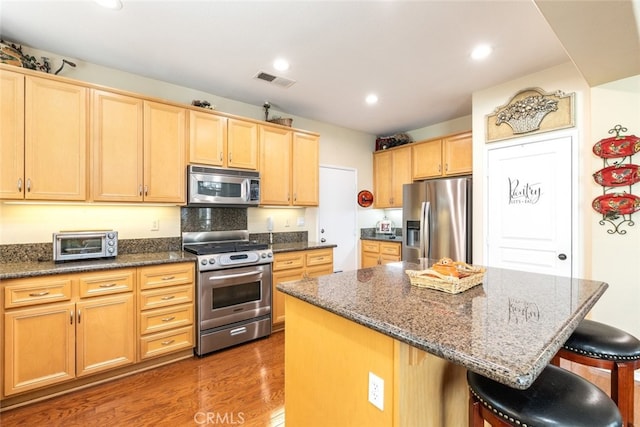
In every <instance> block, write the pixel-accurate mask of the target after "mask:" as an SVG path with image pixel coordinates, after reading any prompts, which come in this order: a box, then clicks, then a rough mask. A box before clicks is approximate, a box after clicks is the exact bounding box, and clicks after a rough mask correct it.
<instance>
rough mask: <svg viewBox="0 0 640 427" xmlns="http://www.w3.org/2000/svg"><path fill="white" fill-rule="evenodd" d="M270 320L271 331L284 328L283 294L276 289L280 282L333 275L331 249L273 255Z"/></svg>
mask: <svg viewBox="0 0 640 427" xmlns="http://www.w3.org/2000/svg"><path fill="white" fill-rule="evenodd" d="M272 269H273V273H272V285H273V290H272V300H271V318H272V322H273V330H279V329H282V328H284V317H285V316H284V294H283V293H282V292H279V291H278V290H277V289H276V286H277V285H278V284H279V283H282V282H289V281H292V280H300V279H304V278H305V277H319V276H323V275H325V274H331V273H333V249H332V248H328V249H311V250H308V251H295V252H283V253H276V254H274V255H273V267H272Z"/></svg>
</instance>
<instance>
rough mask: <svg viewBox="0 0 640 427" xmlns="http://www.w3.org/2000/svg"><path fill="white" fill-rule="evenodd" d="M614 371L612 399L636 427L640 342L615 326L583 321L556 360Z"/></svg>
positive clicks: (628, 426)
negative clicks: (636, 381) (635, 379)
mask: <svg viewBox="0 0 640 427" xmlns="http://www.w3.org/2000/svg"><path fill="white" fill-rule="evenodd" d="M560 358H562V359H566V360H569V361H571V362H575V363H579V364H581V365H586V366H592V367H594V368H603V369H608V370H609V371H611V399H613V401H614V402H615V403H616V405H618V408H619V409H620V413H621V414H622V420H623V422H624V424H623V425H624V426H625V427H631V426H633V390H634V380H633V374H634V371H635V370H636V369H640V340H638V339H637V338H636V337H634V336H633V335H631V334H629V333H627V332H625V331H623V330H621V329H618V328H614V327H613V326H609V325H605V324H603V323H600V322H595V321H593V320H587V319H585V320H583V321H582V322H580V324H579V325H578V327H577V328H576V330H575V331H574V332H573V334H572V335H571V336H570V337H569V339H568V340H567V341H566V342H565V343H564V345H563V347H562V348H561V349H560V351H558V353H557V354H556V355H555V356H554V357H553V359H552V360H551V363H552V364H554V365H556V366H560Z"/></svg>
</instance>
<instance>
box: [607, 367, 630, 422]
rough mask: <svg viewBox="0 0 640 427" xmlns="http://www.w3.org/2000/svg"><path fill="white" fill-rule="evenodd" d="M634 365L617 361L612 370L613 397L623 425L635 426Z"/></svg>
mask: <svg viewBox="0 0 640 427" xmlns="http://www.w3.org/2000/svg"><path fill="white" fill-rule="evenodd" d="M633 373H634V370H633V366H632V365H631V364H627V363H616V364H615V367H614V368H613V369H612V371H611V399H613V401H614V402H616V404H617V405H618V409H620V414H621V415H622V422H623V424H622V425H623V426H625V427H633V425H634V424H633V398H634V396H633V391H634V390H633V386H634V383H633V382H634V379H633Z"/></svg>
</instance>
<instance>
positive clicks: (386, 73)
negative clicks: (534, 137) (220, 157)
mask: <svg viewBox="0 0 640 427" xmlns="http://www.w3.org/2000/svg"><path fill="white" fill-rule="evenodd" d="M122 3H123V7H122V9H120V10H118V11H112V10H107V9H104V8H102V7H100V6H98V5H97V4H96V3H94V2H92V1H89V0H83V1H58V0H47V1H24V0H1V1H0V34H1V35H2V38H3V39H5V40H8V41H12V42H15V43H19V44H23V45H25V46H29V47H33V48H36V49H39V50H44V51H48V52H51V53H55V54H58V55H61V56H63V57H65V58H68V59H69V60H71V61H85V62H89V63H94V64H98V65H102V66H105V67H110V68H115V69H119V70H123V71H127V72H130V73H134V74H139V75H142V76H146V77H150V78H154V79H158V80H162V81H166V82H170V83H174V84H177V85H180V86H185V87H190V88H193V89H197V90H201V91H205V92H207V93H211V94H214V95H217V96H221V97H225V98H230V99H234V100H237V101H242V102H245V103H248V104H252V105H256V106H262V105H263V104H264V102H265V101H269V102H270V103H271V104H272V105H273V110H272V112H273V113H275V112H279V114H277V115H283V116H287V114H290V115H295V116H300V117H305V118H309V119H314V120H319V121H322V122H327V123H332V124H335V125H339V126H343V127H346V128H350V129H354V130H358V131H363V132H366V133H370V134H373V135H380V136H382V135H392V134H395V133H398V132H403V131H407V130H411V129H418V128H421V127H425V126H429V125H432V124H435V123H439V122H442V121H445V120H450V119H454V118H458V117H462V116H466V115H470V114H471V94H472V93H473V92H474V91H477V90H482V89H485V88H488V87H491V86H494V85H496V84H500V83H502V82H505V81H508V80H512V79H514V78H517V77H520V76H523V75H526V74H530V73H533V72H536V71H540V70H543V69H546V68H549V67H552V66H554V65H557V64H560V63H563V62H566V61H569V60H573V61H574V63H576V65H577V67H578V69H579V70H580V71H581V72H582V73H583V75H584V76H585V79H586V80H587V81H588V82H589V83H590V84H592V85H593V84H600V83H604V82H606V81H612V80H617V79H620V78H624V77H628V76H631V75H636V74H640V50H639V49H638V46H639V45H640V42H639V30H638V25H637V19H636V18H635V17H636V16H637V14H638V12H637V10H636V12H635V15H634V10H633V6H634V4H633V1H631V0H620V1H604V0H603V1H581V0H572V1H559V0H538V1H537V2H536V3H534V2H533V1H532V0H510V1H490V0H475V1H400V0H395V1H391V0H389V1H302V0H300V1H274V0H271V1H264V0H263V1H253V2H249V1H215V0H210V1H205V0H200V1H191V0H180V1H159V0H157V1H151V0H147V1H142V0H122ZM538 6H540V10H539V9H538ZM635 6H636V7H637V4H636V5H635ZM541 11H542V13H541ZM543 14H544V16H543ZM559 38H560V39H561V40H562V43H561V42H560V40H559ZM478 43H489V44H491V45H492V46H493V48H494V52H493V55H492V56H490V57H489V58H488V59H486V60H485V61H482V62H474V61H473V60H471V59H470V57H469V54H470V52H471V50H472V49H473V47H474V46H475V45H476V44H478ZM620 54H624V55H626V56H624V58H626V59H625V61H619V60H614V59H615V58H618V59H619V58H620V57H619V56H615V55H620ZM634 54H635V57H634ZM629 55H630V56H631V57H632V58H631V59H629V58H628V56H629ZM276 57H284V58H286V59H288V60H289V61H290V63H291V67H290V69H289V70H287V71H282V72H281V71H276V70H274V69H273V68H272V62H273V60H274V59H276ZM618 62H624V63H623V64H618ZM605 65H606V66H605ZM52 67H53V68H57V64H52ZM260 71H263V72H267V73H269V74H272V75H275V76H278V77H281V78H284V79H289V80H293V81H295V83H294V84H293V85H292V86H290V87H288V88H283V87H281V86H279V85H275V84H272V83H267V82H265V81H262V80H258V79H255V78H254V76H255V75H256V74H257V73H258V72H260ZM63 74H64V75H65V76H67V77H72V78H73V69H71V68H67V69H65V70H64V73H63ZM545 89H546V88H545ZM548 89H550V90H551V89H553V90H555V89H557V88H548ZM372 92H373V93H376V94H377V95H378V97H379V102H378V104H377V105H375V106H368V105H366V103H365V102H364V98H365V96H366V95H367V94H369V93H372ZM505 101H507V100H505ZM272 115H273V114H272Z"/></svg>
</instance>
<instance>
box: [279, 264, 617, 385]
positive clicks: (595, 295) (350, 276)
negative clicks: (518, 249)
mask: <svg viewBox="0 0 640 427" xmlns="http://www.w3.org/2000/svg"><path fill="white" fill-rule="evenodd" d="M422 262H423V263H428V264H429V265H430V264H431V263H432V262H434V261H427V260H422ZM424 268H426V267H424V266H421V265H419V264H413V263H409V262H397V263H391V264H386V265H382V266H377V267H372V268H365V269H361V270H354V271H345V272H341V273H335V274H331V275H327V276H321V277H317V278H307V279H303V280H300V281H293V282H285V283H281V284H279V285H278V286H277V289H278V290H280V291H282V292H284V293H285V294H288V295H291V296H293V297H296V298H299V299H301V300H303V301H306V302H308V303H311V304H313V305H315V306H318V307H320V308H323V309H325V310H327V311H329V312H332V313H335V314H337V315H339V316H342V317H344V318H347V319H349V320H352V321H354V322H356V323H359V324H361V325H363V326H366V327H368V328H371V329H374V330H376V331H379V332H381V333H383V334H385V335H388V336H390V337H392V338H395V339H397V340H399V341H402V342H405V343H407V344H410V345H412V346H414V347H417V348H420V349H422V350H424V351H426V352H429V353H432V354H434V355H436V356H439V357H442V358H444V359H446V360H449V361H451V362H453V363H457V364H459V365H462V366H464V367H465V368H467V369H469V370H471V371H474V372H477V373H479V374H481V375H484V376H486V377H488V378H492V379H494V380H496V381H498V382H501V383H503V384H506V385H509V386H511V387H514V388H518V389H525V388H527V387H529V386H530V385H531V384H532V383H533V381H534V380H535V378H537V376H538V375H539V374H540V372H541V371H542V370H543V369H544V367H545V366H546V365H547V364H548V362H549V361H550V360H551V358H552V357H553V355H554V354H555V353H556V352H557V351H558V350H559V349H560V347H561V346H562V344H563V343H564V342H565V341H566V339H567V338H568V337H569V335H570V334H571V333H572V332H573V330H574V329H575V328H576V326H577V325H578V323H579V322H580V321H581V320H582V319H583V318H584V317H585V315H586V314H587V313H588V312H589V310H590V309H591V307H593V305H594V304H595V303H596V301H597V300H598V299H599V298H600V296H601V295H602V294H603V293H604V291H605V290H606V288H607V287H608V285H607V284H606V283H603V282H597V281H590V280H580V279H572V278H565V277H555V276H549V275H542V274H534V273H525V272H520V271H515V270H503V269H496V268H488V269H487V272H486V273H485V277H484V280H483V283H482V285H478V286H476V287H474V288H471V289H469V290H467V291H465V292H462V293H460V294H456V295H453V294H448V293H445V292H440V291H436V290H431V289H426V288H419V287H415V286H412V285H411V283H410V282H409V279H408V277H407V275H406V274H405V272H404V271H405V270H407V269H411V270H422V269H424Z"/></svg>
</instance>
